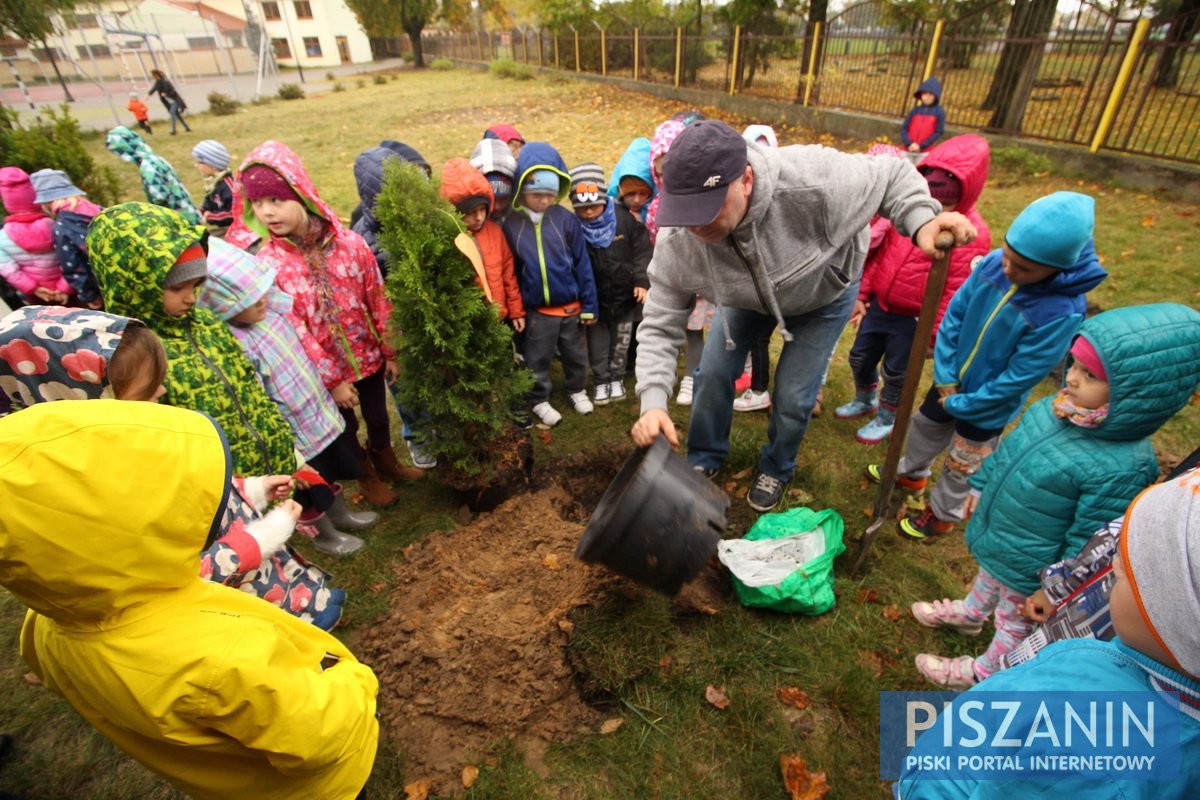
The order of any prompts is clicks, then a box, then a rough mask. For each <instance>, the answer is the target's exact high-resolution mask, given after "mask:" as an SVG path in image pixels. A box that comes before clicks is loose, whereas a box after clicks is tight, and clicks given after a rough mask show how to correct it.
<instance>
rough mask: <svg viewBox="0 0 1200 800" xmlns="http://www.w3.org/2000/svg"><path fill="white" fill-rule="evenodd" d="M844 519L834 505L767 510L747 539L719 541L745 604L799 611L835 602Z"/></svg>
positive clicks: (826, 607) (722, 556) (821, 610)
mask: <svg viewBox="0 0 1200 800" xmlns="http://www.w3.org/2000/svg"><path fill="white" fill-rule="evenodd" d="M845 528H846V526H845V523H844V522H843V521H842V518H841V516H840V515H839V514H838V513H837V512H836V511H833V510H832V509H827V510H825V511H813V510H812V509H811V508H793V509H789V510H787V511H783V512H780V513H778V514H763V515H762V516H761V517H759V518H758V521H757V522H755V523H754V526H753V527H751V528H750V530H749V531H748V532H747V533H746V536H745V537H744V538H742V539H727V540H724V541H722V542H720V543H719V544H718V545H717V557H718V558H720V559H721V563H722V564H724V565H725V566H726V567H727V568H728V569H729V571H730V572H731V573H733V588H734V590H735V591H736V592H737V595H738V598H739V599H740V600H741V601H742V604H743V605H746V606H750V607H752V608H770V609H773V610H775V611H787V612H791V613H795V614H814V615H815V614H824V613H825V612H826V611H828V610H829V609H831V608H833V604H834V601H835V598H834V594H833V562H834V559H836V558H837V557H838V556H839V555H841V553H842V552H843V551H845V549H846V545H845V544H844V543H843V542H842V534H843V533H844V531H845Z"/></svg>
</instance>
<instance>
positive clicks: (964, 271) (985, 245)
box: [834, 135, 992, 444]
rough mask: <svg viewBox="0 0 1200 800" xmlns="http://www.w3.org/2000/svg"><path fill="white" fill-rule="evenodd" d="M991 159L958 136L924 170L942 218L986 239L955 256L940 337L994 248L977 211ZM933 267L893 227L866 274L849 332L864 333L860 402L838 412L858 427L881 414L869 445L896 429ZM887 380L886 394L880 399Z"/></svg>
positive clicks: (983, 143) (856, 365) (858, 352)
mask: <svg viewBox="0 0 1200 800" xmlns="http://www.w3.org/2000/svg"><path fill="white" fill-rule="evenodd" d="M989 159H990V150H989V148H988V143H987V140H986V139H984V138H983V137H981V136H975V135H968V136H956V137H954V138H953V139H949V140H948V141H946V142H945V143H944V144H942V145H941V146H940V147H938V148H937V149H936V150H934V151H932V152H931V153H930V154H929V155H928V156H926V157H925V160H924V161H922V162H921V166H920V167H918V169H919V170H920V172H921V174H922V175H924V176H925V180H926V181H927V182H928V183H929V193H930V194H931V195H933V197H934V199H935V200H937V201H938V202H940V203H941V204H942V208H943V210H945V211H957V212H959V213H960V214H963V215H965V216H966V217H967V219H969V220H971V224H972V225H974V226H975V228H976V230H978V231H979V235H978V237H977V238H976V239H975V241H973V242H971V243H970V244H968V245H964V246H962V247H956V248H955V249H954V250H953V251H952V252H951V253H950V270H949V274H948V275H947V277H946V288H945V289H943V290H942V299H941V302H940V303H939V304H938V313H937V319H936V320H935V323H934V335H935V336H936V334H937V324H938V323H940V322H941V321H942V315H943V314H945V313H946V306H947V305H949V303H950V298H951V297H953V296H954V293H955V292H956V291H958V287H959V286H962V284H963V281H965V280H966V279H967V276H968V275H970V274H971V264H972V262H973V261H974V260H975V259H976V258H980V257H982V256H984V255H986V254H987V253H988V251H989V250H990V249H991V246H992V236H991V233H990V232H989V230H988V227H987V224H986V223H985V222H984V221H983V218H982V217H981V216H980V215H979V212H978V210H976V208H975V203H976V201H977V200H978V199H979V194H980V192H982V191H983V185H984V182H985V181H987V173H988V162H989ZM931 266H932V263H931V262H930V260H929V256H927V255H925V254H924V253H922V252H921V251H920V250H919V249H918V248H917V247H916V245H914V244H913V243H912V241H911V240H910V239H909V238H908V237H907V236H902V235H901V234H900V233H899V232H897V231H896V229H895V228H892V227H891V226H890V224H889V225H888V226H887V230H886V231H885V232H884V234H883V241H882V243H881V244H880V246H879V247H878V248H877V249H876V250H875V251H874V252H873V253H872V254H871V256H870V258H868V259H867V263H866V265H865V266H864V267H863V278H862V283H861V285H860V286H859V290H858V302H857V303H856V304H855V306H854V312H853V313H852V314H851V315H850V324H851V325H856V326H858V336H857V337H856V338H855V340H854V346H853V347H852V348H851V349H850V370H851V371H852V372H853V374H854V385H855V389H856V392H855V396H854V399H853V400H852V401H850V402H849V403H846V404H845V405H841V406H838V408H837V410H836V411H835V412H834V414H835V415H836V416H837V418H838V419H854V418H856V417H864V416H867V415H868V414H871V413H872V412H874V413H875V417H874V419H872V420H871V421H870V422H868V423H867V424H866V425H865V426H863V427H862V428H859V430H858V433H857V434H856V438H857V439H858V441H860V442H862V443H864V444H876V443H878V442H881V441H883V440H884V439H886V438H887V437H888V436H889V435H890V434H891V432H892V427H893V426H894V425H895V423H896V406H897V405H899V403H900V392H901V390H902V389H903V388H904V370H905V367H906V365H907V363H908V353H909V350H910V349H911V348H912V341H913V334H914V333H916V329H917V315H918V313H919V312H920V310H921V298H922V297H923V296H924V294H925V282H926V280H927V279H928V277H929V270H930V267H931ZM930 346H931V347H932V341H931V342H930ZM881 361H882V362H883V363H882V365H881V364H880V362H881ZM881 372H882V379H883V388H882V390H880V391H879V396H878V398H877V397H876V390H877V389H878V388H879V382H880V373H881Z"/></svg>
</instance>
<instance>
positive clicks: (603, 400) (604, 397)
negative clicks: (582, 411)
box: [592, 383, 612, 406]
mask: <svg viewBox="0 0 1200 800" xmlns="http://www.w3.org/2000/svg"><path fill="white" fill-rule="evenodd" d="M611 387H612V384H611V383H597V384H596V388H595V390H594V391H593V392H592V400H594V401H595V403H596V405H598V406H606V405H608V401H609V399H610V391H611Z"/></svg>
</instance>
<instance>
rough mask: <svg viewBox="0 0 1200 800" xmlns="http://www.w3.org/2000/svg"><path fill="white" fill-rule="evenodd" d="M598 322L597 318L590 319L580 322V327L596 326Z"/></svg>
mask: <svg viewBox="0 0 1200 800" xmlns="http://www.w3.org/2000/svg"><path fill="white" fill-rule="evenodd" d="M598 321H599V320H597V319H596V318H595V317H590V318H588V319H581V320H579V324H580V325H595V324H596V323H597V322H598Z"/></svg>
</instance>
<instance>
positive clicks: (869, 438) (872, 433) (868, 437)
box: [854, 406, 896, 444]
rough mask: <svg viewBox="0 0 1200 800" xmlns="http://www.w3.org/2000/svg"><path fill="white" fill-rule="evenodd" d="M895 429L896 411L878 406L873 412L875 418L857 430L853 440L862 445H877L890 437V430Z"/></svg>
mask: <svg viewBox="0 0 1200 800" xmlns="http://www.w3.org/2000/svg"><path fill="white" fill-rule="evenodd" d="M895 427H896V409H894V408H884V407H883V406H880V407H879V410H878V411H876V412H875V418H874V419H872V420H871V421H870V422H868V423H867V424H866V425H863V426H862V427H861V428H859V429H858V433H856V434H854V438H855V439H858V440H859V441H860V442H862V443H863V444H879V443H880V442H882V441H883V440H884V439H886V438H887V437H889V436H891V435H892V428H895Z"/></svg>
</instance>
